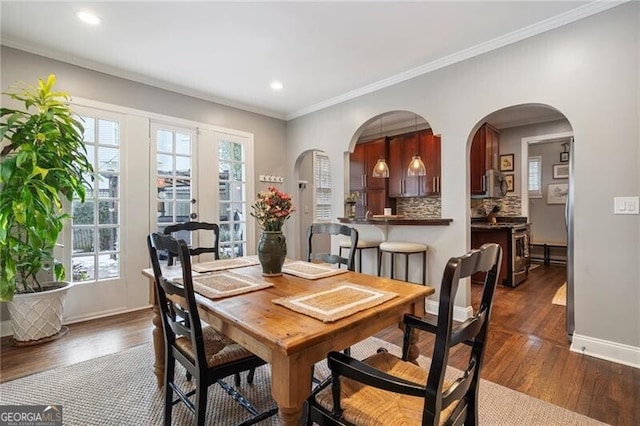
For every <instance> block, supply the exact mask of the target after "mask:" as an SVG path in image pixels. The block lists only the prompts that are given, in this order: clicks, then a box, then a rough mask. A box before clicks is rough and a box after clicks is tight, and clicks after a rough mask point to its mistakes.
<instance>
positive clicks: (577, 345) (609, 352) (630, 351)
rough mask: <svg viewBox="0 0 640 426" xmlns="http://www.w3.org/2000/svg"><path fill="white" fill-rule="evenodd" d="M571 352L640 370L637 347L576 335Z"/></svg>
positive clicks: (639, 355)
mask: <svg viewBox="0 0 640 426" xmlns="http://www.w3.org/2000/svg"><path fill="white" fill-rule="evenodd" d="M570 350H571V351H572V352H577V353H581V354H584V355H588V356H592V357H594V358H600V359H604V360H607V361H611V362H616V363H618V364H623V365H628V366H631V367H635V368H640V348H637V347H635V346H630V345H625V344H622V343H616V342H609V341H607V340H601V339H596V338H594V337H588V336H581V335H579V334H575V333H574V335H573V339H572V340H571V349H570Z"/></svg>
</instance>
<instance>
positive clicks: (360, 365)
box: [301, 243, 502, 426]
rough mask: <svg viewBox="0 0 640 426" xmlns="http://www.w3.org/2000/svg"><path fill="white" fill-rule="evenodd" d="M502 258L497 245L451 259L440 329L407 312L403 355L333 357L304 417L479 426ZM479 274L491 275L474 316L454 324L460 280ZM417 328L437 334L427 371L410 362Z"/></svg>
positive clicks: (326, 422)
mask: <svg viewBox="0 0 640 426" xmlns="http://www.w3.org/2000/svg"><path fill="white" fill-rule="evenodd" d="M501 261H502V249H501V248H500V246H499V245H498V244H495V243H490V244H485V245H483V246H482V247H480V249H474V250H471V251H470V252H469V253H467V254H465V255H463V256H460V257H452V258H451V259H449V262H448V263H447V265H446V267H445V270H444V274H443V277H442V283H441V286H440V299H439V306H438V319H437V324H435V323H433V322H430V321H428V320H426V319H423V318H418V317H416V316H413V315H405V317H404V324H405V335H404V344H403V347H402V358H398V357H396V356H394V355H391V354H390V353H388V352H386V351H384V350H379V351H378V353H376V354H374V355H372V356H370V357H369V358H367V359H365V360H364V361H358V360H355V359H353V358H351V357H349V356H347V355H344V354H342V353H339V352H330V353H329V355H328V358H327V361H328V365H329V368H330V369H331V377H330V378H329V379H327V380H326V381H325V382H323V383H322V384H321V385H320V386H318V387H317V388H316V389H315V390H314V391H313V393H312V394H311V396H310V397H309V398H308V399H307V400H306V401H305V405H304V412H303V417H302V419H301V420H302V421H304V422H305V423H306V424H307V425H311V424H312V423H313V422H315V423H317V424H319V425H321V426H324V425H375V424H385V425H392V424H393V425H396V424H407V425H409V424H411V425H416V424H422V425H430V426H433V425H442V424H446V425H461V424H464V425H477V424H478V384H479V381H480V370H481V367H482V362H483V358H484V353H485V348H486V343H487V337H488V331H489V318H490V316H491V306H492V301H493V294H494V292H495V288H496V283H497V278H498V271H499V270H500V263H501ZM479 271H483V272H487V274H486V278H485V281H484V288H483V290H482V300H481V302H480V306H479V308H478V310H477V312H476V313H475V315H474V316H473V317H471V318H469V319H467V320H466V321H464V322H463V323H462V324H460V325H458V326H456V327H454V326H453V307H454V300H455V295H456V291H457V289H458V285H459V281H460V279H462V278H466V277H470V276H471V275H472V274H474V273H475V272H479ZM417 330H422V331H427V332H431V333H435V336H436V337H435V346H434V350H433V356H432V360H431V365H430V367H429V370H428V371H427V370H425V369H423V368H421V367H419V366H417V365H415V364H413V363H412V362H409V361H407V359H408V352H409V343H410V340H411V334H412V333H413V332H415V331H417ZM459 344H464V345H468V346H470V356H469V362H468V364H467V366H466V367H465V368H464V371H457V373H456V377H455V378H451V377H446V378H445V372H446V370H447V361H448V358H449V351H450V349H451V348H452V347H454V346H456V345H459ZM450 370H451V369H450Z"/></svg>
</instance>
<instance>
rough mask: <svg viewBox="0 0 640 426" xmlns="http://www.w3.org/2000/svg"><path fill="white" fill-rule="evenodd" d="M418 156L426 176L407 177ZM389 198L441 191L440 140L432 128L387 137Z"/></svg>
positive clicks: (419, 195) (433, 193) (423, 194)
mask: <svg viewBox="0 0 640 426" xmlns="http://www.w3.org/2000/svg"><path fill="white" fill-rule="evenodd" d="M414 155H419V156H420V158H421V159H422V161H423V162H424V164H425V167H426V169H427V175H426V176H407V169H408V167H409V163H410V162H411V160H412V159H413V156H414ZM389 172H390V173H389V174H390V177H389V197H396V198H397V197H422V196H425V195H435V194H438V193H439V192H440V137H439V136H434V135H433V133H432V131H431V129H427V130H420V131H417V132H411V133H406V134H403V135H398V136H394V137H392V138H389Z"/></svg>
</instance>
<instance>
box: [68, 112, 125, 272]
mask: <svg viewBox="0 0 640 426" xmlns="http://www.w3.org/2000/svg"><path fill="white" fill-rule="evenodd" d="M82 119H83V120H84V127H85V129H84V143H85V146H86V148H87V158H89V160H90V161H91V163H92V164H93V168H94V174H93V176H92V178H93V182H92V183H91V185H90V187H88V188H87V189H86V197H85V202H84V203H81V202H80V199H78V198H76V199H74V200H73V203H72V216H73V219H72V240H71V252H72V269H73V271H72V273H71V277H72V281H74V282H82V281H98V280H101V279H108V278H118V277H119V276H120V245H121V242H120V123H119V122H118V121H113V120H106V119H102V118H99V117H88V116H83V117H82ZM90 180H91V179H90Z"/></svg>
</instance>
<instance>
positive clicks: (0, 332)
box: [0, 305, 151, 337]
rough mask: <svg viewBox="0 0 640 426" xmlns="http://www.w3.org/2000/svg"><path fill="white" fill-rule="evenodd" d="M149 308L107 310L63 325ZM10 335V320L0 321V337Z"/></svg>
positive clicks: (69, 320)
mask: <svg viewBox="0 0 640 426" xmlns="http://www.w3.org/2000/svg"><path fill="white" fill-rule="evenodd" d="M149 308H151V305H147V306H142V307H138V308H132V309H113V310H109V311H103V312H99V313H97V314H93V315H86V316H79V317H74V318H65V320H64V322H63V324H65V325H68V324H75V323H77V322H83V321H89V320H93V319H98V318H104V317H110V316H112V315H118V314H126V313H128V312H135V311H141V310H143V309H149ZM12 335H13V328H12V327H11V320H10V319H9V320H6V321H0V336H1V337H5V336H12Z"/></svg>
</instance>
